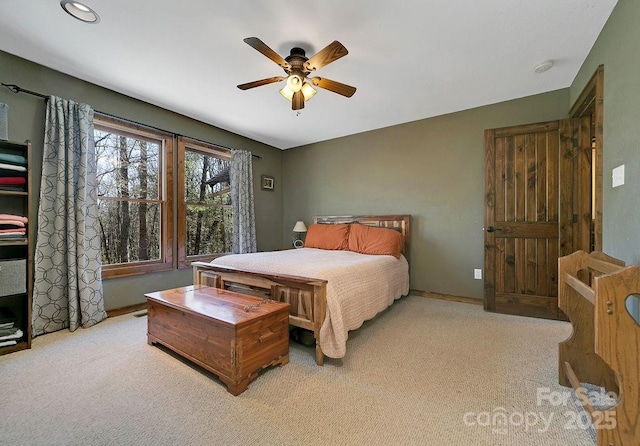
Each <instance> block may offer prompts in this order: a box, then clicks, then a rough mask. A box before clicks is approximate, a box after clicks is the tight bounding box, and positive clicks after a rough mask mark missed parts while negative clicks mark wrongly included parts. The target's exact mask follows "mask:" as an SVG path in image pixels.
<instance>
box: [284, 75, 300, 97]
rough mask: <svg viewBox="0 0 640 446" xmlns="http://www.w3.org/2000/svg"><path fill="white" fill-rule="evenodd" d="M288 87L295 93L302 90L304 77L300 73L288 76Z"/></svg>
mask: <svg viewBox="0 0 640 446" xmlns="http://www.w3.org/2000/svg"><path fill="white" fill-rule="evenodd" d="M287 87H288V88H289V90H291V91H292V92H294V93H295V92H296V91H300V89H301V88H302V77H301V76H300V75H298V74H292V75H291V76H289V77H288V78H287Z"/></svg>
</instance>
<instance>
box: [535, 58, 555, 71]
mask: <svg viewBox="0 0 640 446" xmlns="http://www.w3.org/2000/svg"><path fill="white" fill-rule="evenodd" d="M551 67H553V60H543V61H542V62H540V63H539V64H537V65H536V66H535V67H533V71H535V72H536V73H544V72H545V71H549V70H550V69H551Z"/></svg>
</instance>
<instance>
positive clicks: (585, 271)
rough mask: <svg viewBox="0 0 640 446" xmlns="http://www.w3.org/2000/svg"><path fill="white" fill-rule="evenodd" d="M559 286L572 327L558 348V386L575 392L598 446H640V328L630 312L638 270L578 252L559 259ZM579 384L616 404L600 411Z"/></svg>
mask: <svg viewBox="0 0 640 446" xmlns="http://www.w3.org/2000/svg"><path fill="white" fill-rule="evenodd" d="M558 280H559V282H558V304H559V307H560V309H561V310H562V311H563V312H564V313H565V314H566V315H567V316H568V318H569V320H570V321H571V323H572V325H573V333H572V334H571V336H570V337H569V338H568V339H567V340H565V341H564V342H561V343H560V345H559V346H558V359H559V361H558V367H559V369H558V375H559V382H560V384H561V385H563V386H571V387H573V388H574V389H575V390H576V394H577V395H578V398H579V399H580V401H581V402H582V404H583V406H584V408H585V409H586V410H587V412H588V413H589V414H590V415H591V421H592V424H593V426H594V428H595V429H596V442H597V444H598V446H602V445H605V446H609V445H615V446H631V445H633V446H637V445H640V426H639V425H640V393H639V389H640V362H639V361H640V355H639V353H640V325H639V324H638V323H637V322H636V321H635V320H634V319H633V317H632V316H631V314H630V313H629V310H628V307H627V300H628V299H635V298H636V296H633V295H634V294H640V266H629V267H626V268H625V266H624V262H622V261H620V260H618V259H615V258H613V257H610V256H607V255H606V254H603V253H601V252H592V253H591V254H587V253H585V252H583V251H578V252H575V253H573V254H571V255H568V256H565V257H561V258H560V259H558ZM581 383H590V384H594V385H597V386H600V387H603V388H604V389H606V390H607V391H608V392H614V393H615V394H616V395H617V402H616V404H615V405H614V406H612V407H610V408H607V409H602V410H596V409H595V408H594V407H593V405H592V404H591V403H590V402H589V399H588V397H587V395H586V391H585V389H584V387H583V386H582V384H581Z"/></svg>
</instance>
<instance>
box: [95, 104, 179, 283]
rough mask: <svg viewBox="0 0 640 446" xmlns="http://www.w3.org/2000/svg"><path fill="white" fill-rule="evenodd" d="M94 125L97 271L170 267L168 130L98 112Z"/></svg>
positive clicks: (122, 272)
mask: <svg viewBox="0 0 640 446" xmlns="http://www.w3.org/2000/svg"><path fill="white" fill-rule="evenodd" d="M94 127H95V133H94V136H95V150H96V160H97V172H96V178H97V188H98V219H99V223H100V231H101V237H100V243H101V248H102V263H103V267H102V276H103V277H104V278H109V277H117V276H124V275H131V274H140V273H144V272H150V271H160V270H167V269H171V268H173V256H172V252H173V249H172V248H173V247H172V243H173V199H172V191H173V186H172V179H171V175H169V174H168V172H171V171H172V169H171V166H172V164H173V136H172V135H169V134H164V133H161V132H155V131H152V130H149V129H146V128H143V127H138V126H135V125H132V124H128V123H127V124H125V123H122V122H120V121H117V120H112V119H107V118H104V117H98V116H96V117H95V118H94ZM167 191H169V192H167Z"/></svg>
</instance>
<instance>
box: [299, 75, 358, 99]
mask: <svg viewBox="0 0 640 446" xmlns="http://www.w3.org/2000/svg"><path fill="white" fill-rule="evenodd" d="M309 79H310V80H311V82H313V85H316V86H318V87H320V88H324V89H325V90H329V91H333V92H334V93H338V94H341V95H342V96H346V97H348V98H350V97H351V96H353V94H354V93H355V92H356V87H352V86H351V85H347V84H343V83H342V82H336V81H332V80H331V79H327V78H324V77H312V78H309Z"/></svg>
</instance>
